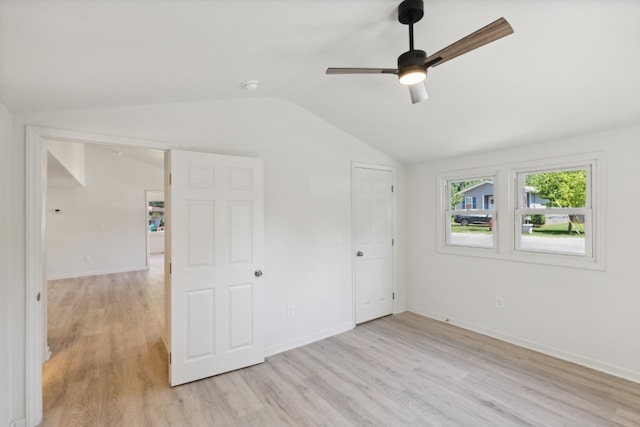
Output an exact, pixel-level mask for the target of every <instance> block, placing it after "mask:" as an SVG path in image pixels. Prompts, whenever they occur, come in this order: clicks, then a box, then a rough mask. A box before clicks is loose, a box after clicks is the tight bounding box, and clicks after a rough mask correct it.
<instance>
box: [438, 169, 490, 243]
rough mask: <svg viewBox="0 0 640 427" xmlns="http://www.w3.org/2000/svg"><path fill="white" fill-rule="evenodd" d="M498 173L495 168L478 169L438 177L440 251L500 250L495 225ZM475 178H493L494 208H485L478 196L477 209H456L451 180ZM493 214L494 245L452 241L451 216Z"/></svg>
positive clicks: (472, 179) (470, 179)
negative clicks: (452, 201)
mask: <svg viewBox="0 0 640 427" xmlns="http://www.w3.org/2000/svg"><path fill="white" fill-rule="evenodd" d="M497 178H498V173H497V171H496V170H495V169H490V170H478V171H468V172H465V173H464V174H452V175H442V176H440V177H439V178H438V187H439V190H440V191H439V192H438V193H439V195H440V197H439V200H440V201H439V203H438V224H439V226H438V231H437V233H436V235H437V241H438V250H439V251H440V252H448V253H461V254H467V255H469V254H471V255H473V254H474V253H475V252H477V251H481V252H484V253H487V252H489V253H494V254H495V253H497V251H498V232H497V228H496V227H495V224H496V220H497V218H496V215H497V209H496V207H497V205H498V203H497V202H496V200H497V197H496V194H498V190H497V186H498V185H499V184H498V179H497ZM474 180H484V181H488V180H492V181H493V197H494V204H493V208H492V209H485V208H484V202H482V201H478V199H477V198H476V209H469V210H467V209H455V208H452V207H451V190H450V188H449V185H450V183H451V182H459V181H474ZM478 205H481V206H482V209H478V208H477V207H478ZM470 214H473V215H491V218H492V221H493V224H494V225H493V227H492V230H491V235H492V246H480V245H471V244H470V245H461V244H456V243H451V234H452V233H451V217H452V216H453V215H470Z"/></svg>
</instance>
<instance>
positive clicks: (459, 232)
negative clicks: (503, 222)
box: [444, 176, 495, 248]
mask: <svg viewBox="0 0 640 427" xmlns="http://www.w3.org/2000/svg"><path fill="white" fill-rule="evenodd" d="M494 183H495V177H494V176H486V177H469V178H464V179H459V178H456V179H446V180H445V181H444V185H445V186H446V188H447V190H446V195H447V197H446V198H447V200H446V202H445V205H446V207H447V210H446V212H445V215H444V222H445V230H446V231H445V245H451V246H468V247H480V248H494V247H495V245H494V231H493V218H494V200H495V199H494V196H493V195H494Z"/></svg>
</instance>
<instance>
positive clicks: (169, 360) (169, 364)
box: [169, 352, 171, 365]
mask: <svg viewBox="0 0 640 427" xmlns="http://www.w3.org/2000/svg"><path fill="white" fill-rule="evenodd" d="M169 365H171V352H169Z"/></svg>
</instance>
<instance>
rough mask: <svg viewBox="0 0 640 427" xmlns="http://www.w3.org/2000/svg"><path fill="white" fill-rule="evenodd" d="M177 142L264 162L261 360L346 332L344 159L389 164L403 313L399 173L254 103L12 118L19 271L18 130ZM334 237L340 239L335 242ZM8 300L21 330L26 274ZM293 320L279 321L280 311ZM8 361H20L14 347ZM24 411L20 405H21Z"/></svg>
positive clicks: (282, 110)
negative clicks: (292, 313) (289, 308)
mask: <svg viewBox="0 0 640 427" xmlns="http://www.w3.org/2000/svg"><path fill="white" fill-rule="evenodd" d="M26 123H28V124H33V125H39V126H49V127H56V128H63V129H72V130H80V131H88V132H96V133H104V134H111V135H121V136H127V137H133V138H143V139H150V140H156V141H165V142H172V143H178V144H181V148H182V149H193V150H199V151H207V152H214V153H221V154H235V155H247V156H256V157H260V158H262V159H264V164H265V244H266V246H265V254H266V255H265V269H264V270H265V276H264V279H265V287H266V293H265V294H266V301H265V302H266V318H265V334H266V336H265V344H266V346H267V351H268V352H269V353H275V352H278V351H281V350H284V349H287V348H290V347H294V346H297V345H301V344H304V343H306V342H309V341H313V340H316V339H320V338H322V337H325V336H327V335H331V334H333V333H336V332H339V331H343V330H345V329H348V328H350V327H351V326H352V321H353V319H352V306H353V300H352V284H351V278H352V269H351V262H352V256H351V253H352V251H351V247H350V236H351V216H350V208H351V207H350V191H351V190H350V189H351V162H353V161H356V162H369V163H378V164H386V165H395V166H396V167H397V174H396V188H397V191H396V198H397V206H398V208H397V213H396V217H397V220H398V228H397V232H396V237H397V242H398V246H396V254H397V256H396V260H397V264H396V269H395V282H396V287H397V289H396V309H397V310H403V309H404V304H405V295H406V292H405V290H404V260H403V257H404V252H403V250H402V242H403V241H404V238H405V236H404V211H403V206H404V187H405V173H404V168H403V167H402V166H401V165H397V164H395V162H394V161H393V160H392V159H391V158H389V156H387V155H385V154H383V153H380V152H379V151H377V150H374V149H372V148H371V147H369V146H368V145H366V144H365V143H363V142H361V141H359V140H357V139H355V138H353V137H352V136H350V135H348V134H346V133H344V132H342V131H341V130H339V129H337V128H335V127H334V126H332V125H330V124H328V123H327V122H325V121H323V120H321V119H319V118H317V117H316V116H314V115H312V114H310V113H309V112H307V111H306V110H303V109H301V108H300V107H297V106H296V105H294V104H292V103H289V102H286V101H279V100H274V99H265V98H253V99H247V100H236V101H226V102H203V103H189V104H167V105H152V106H137V107H126V108H116V109H101V110H82V111H65V112H58V113H41V114H32V115H26V116H18V117H16V119H15V131H14V144H15V145H14V147H15V151H16V154H15V156H14V164H15V165H16V168H15V170H14V179H15V181H16V185H15V188H16V191H17V194H18V195H17V197H16V200H15V203H14V204H13V206H14V209H13V218H14V229H15V230H16V233H17V234H16V236H20V237H21V238H20V239H17V238H16V244H15V245H14V251H15V253H16V256H17V259H16V263H18V265H22V266H24V259H23V256H22V255H21V254H23V253H24V237H23V236H24V234H20V233H24V210H23V203H24V178H23V177H24V167H23V166H22V165H24V124H26ZM337 232H342V233H343V235H344V241H343V242H342V243H338V242H337V241H336V233H337ZM14 287H15V289H17V290H18V292H17V293H16V295H15V296H14V299H13V301H14V302H15V305H16V306H18V310H19V311H20V312H21V316H22V323H20V324H18V325H17V332H18V333H22V335H23V332H24V307H21V306H20V305H21V304H23V301H24V273H23V272H22V273H21V274H19V275H18V277H17V278H16V283H15V284H14ZM289 304H293V305H294V306H295V312H296V315H295V317H293V318H288V317H287V314H286V313H287V305H289ZM12 348H14V349H15V350H14V351H13V352H12V355H13V356H14V357H15V358H17V359H20V360H21V361H22V360H23V359H24V354H22V353H21V351H22V350H21V349H22V348H24V343H23V342H22V345H21V346H16V347H12ZM16 372H17V374H16V378H15V382H16V383H17V385H16V389H17V392H18V399H20V396H24V378H22V383H21V382H20V381H21V380H20V375H22V377H23V376H24V365H23V364H22V362H20V364H16ZM22 405H24V402H22Z"/></svg>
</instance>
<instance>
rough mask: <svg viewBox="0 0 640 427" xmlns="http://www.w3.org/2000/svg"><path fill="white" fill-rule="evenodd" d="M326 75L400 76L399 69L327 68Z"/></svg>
mask: <svg viewBox="0 0 640 427" xmlns="http://www.w3.org/2000/svg"><path fill="white" fill-rule="evenodd" d="M326 74H398V69H397V68H327V72H326Z"/></svg>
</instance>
